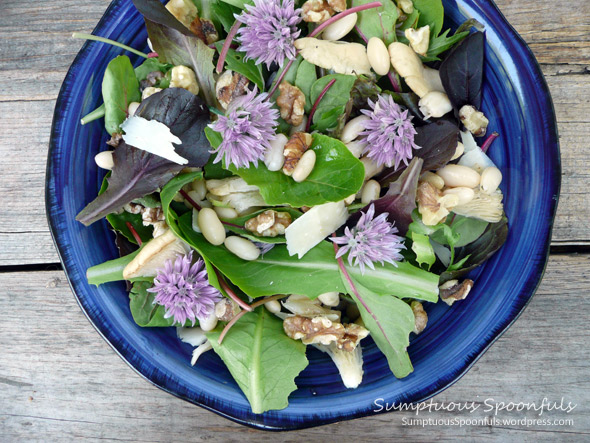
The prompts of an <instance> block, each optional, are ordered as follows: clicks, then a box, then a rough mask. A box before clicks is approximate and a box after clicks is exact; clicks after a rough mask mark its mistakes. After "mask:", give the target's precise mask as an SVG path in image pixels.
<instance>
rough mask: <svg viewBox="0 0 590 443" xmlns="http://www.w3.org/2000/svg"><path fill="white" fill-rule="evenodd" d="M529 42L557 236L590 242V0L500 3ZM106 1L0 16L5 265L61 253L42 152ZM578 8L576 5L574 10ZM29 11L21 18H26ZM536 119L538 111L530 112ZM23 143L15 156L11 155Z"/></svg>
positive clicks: (27, 3)
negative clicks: (48, 211) (50, 223)
mask: <svg viewBox="0 0 590 443" xmlns="http://www.w3.org/2000/svg"><path fill="white" fill-rule="evenodd" d="M498 4H499V6H500V8H501V10H502V11H503V12H504V14H505V15H506V16H507V18H508V20H509V21H510V22H511V23H512V24H513V25H514V26H515V28H516V29H517V30H518V31H519V32H520V33H521V35H522V36H523V37H524V38H525V40H526V41H527V42H528V43H529V44H530V45H531V48H532V49H533V51H534V53H535V55H536V56H537V58H538V60H539V62H540V63H541V65H542V68H543V72H544V73H545V75H546V78H547V82H548V84H549V87H550V89H551V91H552V94H553V99H554V102H555V109H556V112H557V119H558V122H559V131H560V141H561V152H562V163H563V186H562V196H561V201H560V205H559V210H558V215H557V219H556V221H555V231H554V236H553V242H554V243H555V244H580V243H582V244H590V224H588V222H587V220H588V217H589V216H590V199H588V198H586V188H587V185H588V183H589V182H590V177H589V175H588V174H589V172H588V168H587V167H586V165H587V154H588V152H587V149H586V150H584V149H582V147H584V146H587V145H588V143H587V140H588V139H589V135H590V134H589V131H590V129H589V128H590V126H589V125H588V123H589V122H590V112H589V111H590V104H589V101H590V94H588V92H587V91H588V90H590V75H588V74H590V2H588V1H586V0H576V1H574V2H570V3H568V6H567V7H563V6H561V7H559V6H557V5H556V3H555V2H554V1H550V0H542V1H536V2H534V6H529V5H531V4H532V2H530V1H529V2H522V1H510V0H502V1H499V2H498ZM107 5H108V2H107V1H104V0H103V1H88V0H85V1H74V0H48V1H43V2H41V3H40V2H35V1H32V0H24V1H15V0H9V1H4V2H3V5H2V17H1V18H0V33H1V37H2V42H3V43H2V45H1V46H0V79H1V80H2V81H1V84H2V86H3V87H2V88H1V89H0V115H2V119H1V120H0V125H1V126H0V156H1V158H2V159H3V161H2V162H0V207H2V208H5V207H7V206H10V207H11V210H10V211H8V212H6V213H5V214H4V216H3V217H0V250H2V251H4V252H6V253H5V254H2V255H0V265H17V264H25V263H52V262H56V261H58V259H57V256H56V254H55V252H54V250H53V245H52V242H51V239H50V236H49V235H48V228H47V224H46V222H45V213H44V205H43V203H42V202H43V192H44V174H45V160H46V154H47V145H48V142H49V132H50V127H51V119H52V115H53V107H54V103H55V99H56V97H57V94H58V91H59V87H60V85H61V82H62V80H63V78H64V76H65V73H66V71H67V69H68V67H69V65H70V64H71V62H72V60H73V58H74V57H75V55H76V53H77V52H78V50H79V48H80V46H81V45H82V42H81V41H79V40H74V39H71V38H69V36H70V34H71V32H73V31H83V32H90V31H91V30H92V28H93V27H94V26H95V24H96V23H97V22H98V20H99V18H100V17H101V15H102V13H103V12H104V10H105V8H106V6H107ZM574 10H575V11H576V13H575V14H572V11H574ZM25 16H26V17H27V19H26V20H23V19H22V18H21V17H25ZM531 118H534V116H531ZM15 152H18V155H14V153H15Z"/></svg>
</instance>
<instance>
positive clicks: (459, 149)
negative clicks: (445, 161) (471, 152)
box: [451, 142, 465, 161]
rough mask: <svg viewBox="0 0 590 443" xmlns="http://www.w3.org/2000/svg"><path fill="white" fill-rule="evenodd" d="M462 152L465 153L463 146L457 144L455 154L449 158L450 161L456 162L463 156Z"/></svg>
mask: <svg viewBox="0 0 590 443" xmlns="http://www.w3.org/2000/svg"><path fill="white" fill-rule="evenodd" d="M464 152H465V146H464V145H463V143H461V142H459V143H457V147H456V148H455V153H454V154H453V156H452V157H451V161H453V160H457V159H458V158H459V157H461V156H462V155H463V153H464Z"/></svg>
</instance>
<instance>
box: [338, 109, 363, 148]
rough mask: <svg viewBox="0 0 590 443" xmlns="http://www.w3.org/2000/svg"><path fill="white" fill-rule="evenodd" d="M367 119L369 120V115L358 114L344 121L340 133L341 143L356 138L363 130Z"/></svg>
mask: <svg viewBox="0 0 590 443" xmlns="http://www.w3.org/2000/svg"><path fill="white" fill-rule="evenodd" d="M367 120H370V118H369V116H367V115H359V116H358V117H355V118H353V119H352V120H350V121H349V122H348V123H346V124H345V125H344V128H342V135H341V136H340V140H341V141H342V143H350V142H351V141H353V140H356V139H357V138H358V136H359V134H360V133H361V132H363V131H364V130H365V122H366V121H367Z"/></svg>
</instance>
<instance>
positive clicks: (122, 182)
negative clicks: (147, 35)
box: [76, 88, 210, 225]
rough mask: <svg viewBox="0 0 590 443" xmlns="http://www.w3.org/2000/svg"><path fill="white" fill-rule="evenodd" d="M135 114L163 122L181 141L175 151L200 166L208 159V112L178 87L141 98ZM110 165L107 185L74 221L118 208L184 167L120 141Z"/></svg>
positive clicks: (88, 219) (97, 217) (89, 220)
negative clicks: (205, 131)
mask: <svg viewBox="0 0 590 443" xmlns="http://www.w3.org/2000/svg"><path fill="white" fill-rule="evenodd" d="M137 115H139V116H141V117H143V118H146V119H148V120H156V121H159V122H160V123H164V124H165V125H166V126H168V127H169V128H170V131H171V132H172V133H173V134H174V135H176V136H177V137H178V138H180V139H181V140H182V144H181V145H178V146H176V151H177V152H178V154H179V155H180V156H182V157H185V158H186V159H188V160H189V163H188V165H186V166H193V167H200V166H203V165H205V164H206V163H207V160H208V159H209V156H210V154H209V149H210V144H209V142H208V141H207V139H206V137H205V136H204V134H203V132H204V128H205V125H206V124H207V123H208V121H209V111H208V109H207V108H206V107H205V106H204V105H203V101H202V100H201V99H200V98H199V97H197V96H195V95H193V94H191V93H190V92H188V91H186V90H184V89H181V88H171V89H166V90H165V91H162V92H159V93H157V94H154V95H152V96H151V97H149V98H147V99H146V100H144V102H143V103H142V104H141V106H140V107H139V108H138V110H137ZM113 160H114V163H115V165H114V167H113V171H112V174H111V176H110V177H109V178H108V183H109V185H108V188H107V189H106V191H105V192H104V193H103V194H100V195H99V196H98V197H97V198H96V199H95V200H94V201H92V202H91V203H90V204H89V205H88V206H86V207H85V208H84V209H83V210H82V211H81V212H80V213H79V214H78V216H77V217H76V220H78V221H80V222H82V223H84V224H85V225H90V224H92V223H94V222H95V221H97V220H100V219H101V218H103V217H104V216H106V215H107V214H110V213H112V212H116V211H118V210H120V209H121V208H122V207H123V206H124V205H125V204H127V203H129V202H130V201H132V200H134V199H136V198H140V197H143V196H144V195H147V194H151V193H152V192H155V191H156V190H158V189H159V188H161V187H162V186H164V185H165V184H166V183H168V182H169V181H170V180H171V179H172V177H174V175H176V174H177V173H178V172H179V171H180V170H181V169H183V168H184V167H185V166H183V165H178V164H176V163H173V162H171V161H169V160H166V159H165V158H162V157H159V156H157V155H154V154H150V153H149V152H146V151H143V150H141V149H137V148H135V147H133V146H130V145H127V144H126V143H125V142H123V141H122V142H121V143H120V144H119V146H118V147H117V148H116V149H115V151H114V153H113Z"/></svg>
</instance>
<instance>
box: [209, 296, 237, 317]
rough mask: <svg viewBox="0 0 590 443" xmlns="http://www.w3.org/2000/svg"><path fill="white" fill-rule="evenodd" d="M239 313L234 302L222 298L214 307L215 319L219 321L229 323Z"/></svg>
mask: <svg viewBox="0 0 590 443" xmlns="http://www.w3.org/2000/svg"><path fill="white" fill-rule="evenodd" d="M239 313H240V307H239V306H238V304H237V303H236V302H235V301H233V300H230V299H229V298H224V299H223V300H221V301H220V302H218V303H217V304H216V305H215V317H217V319H218V320H219V321H230V320H231V319H232V318H234V317H235V316H236V315H238V314H239Z"/></svg>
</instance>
